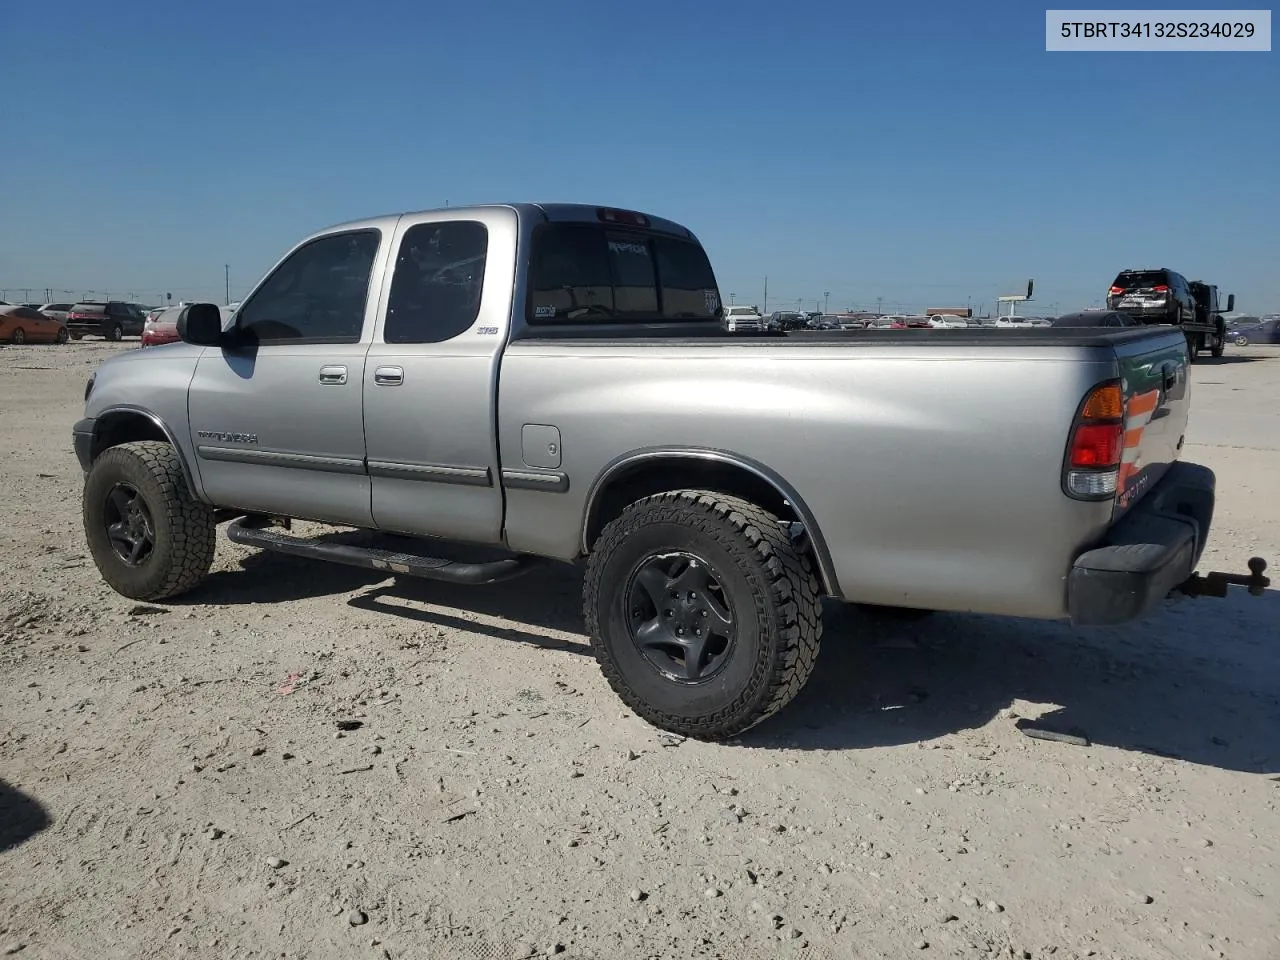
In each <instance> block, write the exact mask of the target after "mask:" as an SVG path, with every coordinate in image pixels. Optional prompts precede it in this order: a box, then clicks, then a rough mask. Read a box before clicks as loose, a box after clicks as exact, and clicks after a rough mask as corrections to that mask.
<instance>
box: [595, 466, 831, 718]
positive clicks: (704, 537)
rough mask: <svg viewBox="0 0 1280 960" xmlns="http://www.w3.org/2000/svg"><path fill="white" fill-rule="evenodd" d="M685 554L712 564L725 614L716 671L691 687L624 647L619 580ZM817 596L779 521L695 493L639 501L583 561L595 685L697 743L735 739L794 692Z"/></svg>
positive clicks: (810, 651)
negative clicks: (729, 631)
mask: <svg viewBox="0 0 1280 960" xmlns="http://www.w3.org/2000/svg"><path fill="white" fill-rule="evenodd" d="M667 551H684V552H688V553H690V554H693V555H695V556H697V557H699V558H702V559H703V560H705V561H706V562H708V563H709V564H711V565H712V566H713V567H714V568H715V569H716V570H717V572H718V574H719V576H720V583H721V587H722V589H723V591H724V594H725V597H726V598H727V599H728V600H729V603H730V606H731V607H732V609H733V611H734V613H735V628H736V629H735V632H736V634H737V635H736V637H735V640H734V643H733V646H732V647H731V648H730V653H729V655H728V658H727V661H726V666H725V667H724V669H723V670H722V672H721V673H719V674H718V675H716V676H715V677H714V678H712V679H711V680H708V681H707V682H705V683H702V684H698V685H686V684H681V683H677V682H675V681H672V680H670V679H668V678H667V677H665V676H663V675H662V674H661V673H659V672H658V670H656V669H655V668H654V667H653V666H652V665H651V664H650V663H649V661H647V660H646V659H645V658H644V657H643V656H642V655H641V653H640V652H639V650H638V649H637V647H636V645H635V644H634V643H633V642H632V639H631V633H630V630H629V626H628V622H627V619H628V609H627V607H628V597H627V596H626V595H625V593H626V584H627V581H628V578H629V576H630V572H631V570H632V569H633V568H635V567H636V565H637V564H639V563H640V562H642V561H643V560H644V558H645V557H648V556H652V555H655V554H659V553H662V552H667ZM820 595H821V589H820V586H819V583H818V579H817V577H816V576H815V574H814V571H813V565H812V563H811V561H810V558H809V557H808V555H807V554H805V553H803V552H801V551H799V550H797V548H796V546H795V545H794V544H793V543H792V542H791V540H790V539H789V538H788V536H787V533H786V531H785V529H784V527H783V526H782V524H781V522H780V521H779V519H778V518H777V517H776V516H774V515H773V514H771V513H769V512H768V511H766V510H763V509H761V508H760V507H758V506H756V505H755V504H752V503H749V502H747V501H746V500H742V499H739V498H737V497H730V496H726V495H724V494H720V493H714V492H711V491H706V490H677V491H671V492H668V493H659V494H655V495H654V496H651V497H646V498H644V499H643V500H639V501H637V502H635V503H633V504H631V505H630V506H629V507H627V509H626V510H624V511H623V513H622V515H621V516H619V517H618V518H617V519H615V520H613V521H612V522H611V523H609V524H608V525H606V526H605V528H604V530H603V531H601V533H600V536H599V538H598V539H597V540H596V542H595V544H594V545H593V549H592V551H591V554H590V556H589V557H588V559H587V569H586V578H585V584H584V589H583V606H584V614H585V617H586V622H587V630H588V633H589V635H590V637H591V645H592V649H593V650H594V652H595V657H596V661H597V662H598V663H599V665H600V669H601V671H602V672H603V674H604V676H605V679H606V680H607V681H608V683H609V685H610V687H612V688H613V690H614V692H615V693H616V694H617V695H618V696H619V697H620V698H621V699H622V701H623V702H624V703H625V704H626V705H627V706H628V707H630V708H631V709H632V710H633V711H635V712H636V713H637V714H638V715H639V716H641V717H642V718H644V719H645V720H646V721H648V722H649V723H651V724H653V725H654V726H656V727H659V728H660V729H663V730H668V731H671V732H672V733H677V734H680V735H682V736H688V737H693V738H695V739H699V740H723V739H727V738H729V737H734V736H737V735H739V734H741V733H743V732H745V731H746V730H749V729H750V728H752V727H754V726H755V725H757V724H759V723H760V722H762V721H763V720H765V719H767V718H769V717H770V716H772V715H773V714H775V713H777V712H778V711H779V710H781V709H782V708H783V707H784V706H786V705H787V704H788V703H790V702H791V700H792V699H793V698H794V697H795V696H796V694H798V693H799V692H800V690H801V689H802V688H803V687H804V685H805V683H806V681H807V680H808V679H809V676H810V674H811V673H812V672H813V666H814V663H815V662H816V661H817V658H818V648H819V644H820V641H821V637H822V608H821V604H820Z"/></svg>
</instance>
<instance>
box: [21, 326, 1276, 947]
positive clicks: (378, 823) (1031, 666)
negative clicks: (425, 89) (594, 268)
mask: <svg viewBox="0 0 1280 960" xmlns="http://www.w3.org/2000/svg"><path fill="white" fill-rule="evenodd" d="M134 347H136V342H134V343H125V344H123V345H119V346H116V345H109V344H105V343H101V342H94V341H83V342H79V343H72V344H69V345H67V346H64V347H25V348H14V347H7V348H4V349H0V437H2V438H3V440H2V447H0V449H2V450H3V452H4V454H5V456H4V459H3V462H2V463H0V477H2V478H3V482H2V483H0V491H3V496H4V503H3V510H4V517H5V521H4V523H3V525H2V526H0V551H2V555H3V558H4V567H5V577H4V580H3V582H2V583H0V676H2V677H3V685H4V687H3V697H0V777H2V778H3V779H2V780H0V954H4V953H10V954H12V953H15V952H16V953H19V955H20V956H22V957H40V958H45V957H50V958H62V957H66V958H76V960H82V958H84V957H93V958H95V960H103V958H116V957H119V958H130V960H137V958H155V957H162V956H163V957H166V958H167V957H181V956H202V957H217V958H237V960H238V958H250V957H255V958H257V957H260V958H267V957H272V958H277V957H281V958H302V957H308V958H311V957H334V958H365V957H368V958H391V960H401V958H421V957H449V958H471V957H476V958H481V957H484V958H495V960H496V958H513V957H524V956H543V955H560V956H564V957H575V958H576V957H583V958H587V957H589V958H602V960H603V958H609V960H612V958H628V960H630V958H641V957H662V958H681V957H703V956H705V957H713V956H714V957H725V958H732V960H739V958H751V957H770V958H772V957H895V958H897V957H904V956H912V955H919V956H921V957H966V958H969V957H986V956H999V957H1035V958H1044V957H1049V956H1053V957H1055V958H1059V960H1063V958H1074V957H1090V956H1096V957H1104V958H1112V957H1114V958H1156V957H1158V958H1178V960H1185V958H1196V957H1232V958H1242V960H1244V958H1247V960H1258V958H1276V957H1280V850H1278V849H1277V848H1278V847H1280V811H1278V808H1277V803H1278V801H1280V777H1278V776H1277V774H1280V643H1278V642H1277V641H1278V640H1280V636H1278V635H1280V630H1278V629H1277V625H1278V624H1280V591H1276V590H1272V591H1269V592H1268V593H1267V595H1265V596H1264V597H1262V598H1251V597H1248V596H1247V595H1243V594H1242V593H1237V594H1234V595H1233V596H1232V597H1230V598H1229V599H1227V600H1225V601H1214V600H1201V601H1184V602H1182V603H1180V604H1176V605H1172V606H1170V607H1169V609H1167V610H1166V611H1164V612H1162V613H1161V614H1160V615H1158V616H1156V617H1155V618H1153V619H1152V620H1150V621H1149V622H1146V623H1144V624H1142V625H1140V626H1133V627H1129V628H1123V629H1099V630H1094V631H1090V632H1083V631H1081V632H1076V631H1072V630H1070V629H1069V628H1066V627H1064V626H1062V625H1060V624H1044V623H1033V622H1025V621H1016V620H1000V619H995V618H988V617H977V616H950V615H946V616H937V617H935V618H933V619H931V620H927V621H923V622H921V623H917V624H911V625H901V624H884V623H877V622H875V621H873V620H871V619H868V618H866V617H865V616H863V615H861V614H858V613H855V612H853V611H850V610H842V609H838V608H833V609H831V610H830V611H829V613H828V616H827V632H826V635H825V638H824V650H823V654H822V659H821V661H820V663H819V666H818V670H817V672H816V674H815V676H814V680H813V682H812V683H811V684H810V685H809V687H808V689H807V690H806V691H805V692H804V693H803V694H802V695H801V697H800V699H798V700H797V701H796V702H795V703H794V704H793V705H792V706H791V707H790V708H789V709H788V710H786V711H785V712H784V713H783V714H781V715H779V716H778V717H776V718H774V719H773V720H772V721H770V722H769V723H767V724H766V725H765V726H763V727H761V728H759V729H757V730H756V731H753V732H752V733H751V734H750V735H749V736H748V737H746V738H744V739H743V740H741V741H739V742H735V743H732V744H727V745H719V746H711V745H706V744H700V743H696V742H692V741H687V742H679V741H677V740H676V739H674V738H671V737H668V736H664V735H662V734H660V733H659V732H658V731H657V730H655V729H653V728H651V727H649V726H647V725H646V724H644V723H643V722H642V721H640V720H638V719H636V718H635V717H634V716H631V715H629V714H627V713H624V712H623V711H622V708H621V705H620V703H619V702H618V701H617V700H616V699H615V698H614V696H613V695H612V693H611V692H610V691H609V690H608V688H607V687H606V685H605V683H604V681H603V679H602V678H601V677H600V675H599V673H598V671H597V668H596V666H595V664H594V662H593V661H592V659H591V658H590V656H589V652H588V650H587V648H586V646H585V642H584V637H583V636H582V633H581V630H582V620H581V615H580V612H579V607H580V603H579V596H578V591H579V587H580V583H579V581H578V578H577V577H575V576H574V575H573V574H572V573H571V572H565V573H540V574H533V575H531V576H530V577H529V578H527V579H525V580H521V581H516V582H515V583H514V584H508V585H503V586H498V587H492V588H473V589H465V588H456V587H450V586H444V585H437V584H431V583H425V582H412V581H407V582H406V581H399V582H398V581H397V580H395V579H394V578H386V579H379V578H378V576H377V575H376V574H373V573H365V572H363V571H359V570H354V569H347V568H342V567H331V566H326V565H322V564H317V563H314V562H310V561H304V560H300V559H291V558H285V557H279V556H272V555H263V554H258V553H255V552H254V551H251V550H248V549H245V548H241V547H238V546H235V545H233V544H230V543H227V542H226V541H225V539H224V540H223V541H222V542H221V543H220V545H219V553H218V558H217V562H216V566H215V572H214V573H213V575H212V576H211V577H210V579H209V580H208V581H207V583H206V584H205V585H204V586H202V587H201V588H199V589H198V590H197V591H196V592H195V593H193V594H191V595H189V596H187V597H184V598H182V599H181V600H180V601H179V602H176V603H173V604H169V605H165V606H150V605H138V604H135V603H133V602H131V601H128V600H125V599H124V598H122V597H120V596H118V595H116V594H114V593H112V592H110V591H109V590H108V589H107V588H106V587H105V586H104V585H103V584H102V582H101V581H100V579H99V577H98V575H97V572H96V570H95V569H94V567H93V564H92V563H91V561H90V560H89V559H88V553H87V550H86V549H85V546H84V538H83V534H82V531H81V526H80V501H79V491H80V485H81V477H80V472H79V468H78V466H77V464H76V461H75V458H74V456H73V454H72V451H71V436H70V429H71V424H72V423H73V422H74V421H75V420H76V419H77V418H78V416H79V413H80V409H81V403H80V398H81V396H82V393H83V387H84V382H85V379H86V378H87V376H88V375H89V373H90V371H91V370H92V368H93V367H94V366H95V365H96V364H97V363H99V362H100V361H101V360H102V359H104V358H105V357H107V356H108V355H109V354H111V353H113V352H115V351H118V350H120V349H132V348H134ZM1229 351H1230V352H1229V354H1228V356H1227V357H1226V358H1225V359H1224V360H1223V361H1213V360H1211V359H1209V358H1207V357H1206V358H1203V359H1202V360H1201V362H1200V363H1199V364H1198V365H1196V366H1195V367H1193V368H1192V369H1193V380H1194V382H1195V387H1194V390H1195V393H1194V400H1193V408H1194V413H1193V417H1192V425H1191V429H1190V433H1189V435H1188V444H1187V446H1186V448H1185V457H1186V458H1187V459H1191V460H1198V461H1200V462H1203V463H1206V464H1208V465H1209V466H1211V467H1213V468H1214V469H1215V470H1216V471H1217V473H1218V483H1219V501H1218V515H1217V519H1216V526H1215V530H1214V536H1213V540H1212V542H1211V544H1210V547H1209V549H1208V551H1207V553H1206V557H1205V561H1204V567H1205V568H1206V569H1209V568H1213V569H1231V570H1239V571H1243V570H1244V564H1245V560H1246V559H1247V558H1248V557H1250V556H1252V555H1261V556H1264V557H1266V558H1267V559H1268V560H1269V561H1272V562H1273V564H1274V566H1275V568H1276V569H1273V570H1272V571H1271V572H1272V575H1273V576H1274V575H1275V574H1276V572H1277V570H1280V496H1278V495H1277V487H1276V484H1277V481H1278V480H1280V417H1277V415H1276V411H1277V409H1280V350H1277V349H1274V348H1257V347H1254V348H1235V347H1231V348H1229ZM1040 717H1043V718H1046V719H1047V720H1051V721H1052V723H1053V724H1055V725H1056V726H1058V727H1061V728H1063V729H1069V728H1078V729H1079V730H1080V731H1082V732H1083V733H1084V734H1085V735H1087V737H1088V738H1089V741H1090V745H1088V746H1076V745H1071V744H1066V743H1058V742H1047V741H1043V740H1035V739H1031V738H1028V737H1027V736H1025V735H1024V734H1023V733H1021V732H1020V731H1019V729H1018V727H1017V720H1018V718H1040ZM339 722H344V725H345V726H348V727H356V728H355V729H349V730H346V731H343V730H340V729H339V726H338V724H339Z"/></svg>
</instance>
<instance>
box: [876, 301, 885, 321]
mask: <svg viewBox="0 0 1280 960" xmlns="http://www.w3.org/2000/svg"><path fill="white" fill-rule="evenodd" d="M882 299H883V298H882V297H876V314H877V315H878V316H881V317H883V316H884V311H883V310H881V309H880V301H881V300H882Z"/></svg>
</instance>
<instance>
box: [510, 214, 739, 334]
mask: <svg viewBox="0 0 1280 960" xmlns="http://www.w3.org/2000/svg"><path fill="white" fill-rule="evenodd" d="M719 311H720V294H719V291H718V289H717V287H716V281H715V275H714V273H713V272H712V270H711V263H710V261H709V260H708V259H707V255H706V252H705V251H704V250H703V249H702V247H701V245H699V244H698V243H697V242H696V241H693V240H685V239H681V238H679V237H674V236H671V235H669V234H664V233H659V232H657V231H650V230H644V229H627V228H621V227H617V226H613V225H605V224H597V223H582V222H567V223H549V224H543V225H540V226H539V227H538V228H537V230H536V231H535V233H534V239H533V253H532V256H531V258H530V264H529V306H528V315H527V317H526V319H527V322H528V323H529V324H531V325H535V326H536V325H549V324H566V323H582V324H599V323H645V322H650V323H653V322H672V321H677V322H678V321H689V322H696V321H701V322H705V321H708V320H715V319H717V318H718V317H719Z"/></svg>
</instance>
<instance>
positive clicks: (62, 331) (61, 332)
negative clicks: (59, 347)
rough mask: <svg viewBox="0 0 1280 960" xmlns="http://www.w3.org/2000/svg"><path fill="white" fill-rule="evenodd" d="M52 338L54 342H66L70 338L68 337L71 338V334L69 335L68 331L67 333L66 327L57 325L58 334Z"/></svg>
mask: <svg viewBox="0 0 1280 960" xmlns="http://www.w3.org/2000/svg"><path fill="white" fill-rule="evenodd" d="M53 339H54V342H55V343H66V342H67V341H68V340H70V339H71V335H70V334H69V333H67V328H66V327H59V328H58V335H57V336H56V337H54V338H53Z"/></svg>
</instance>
